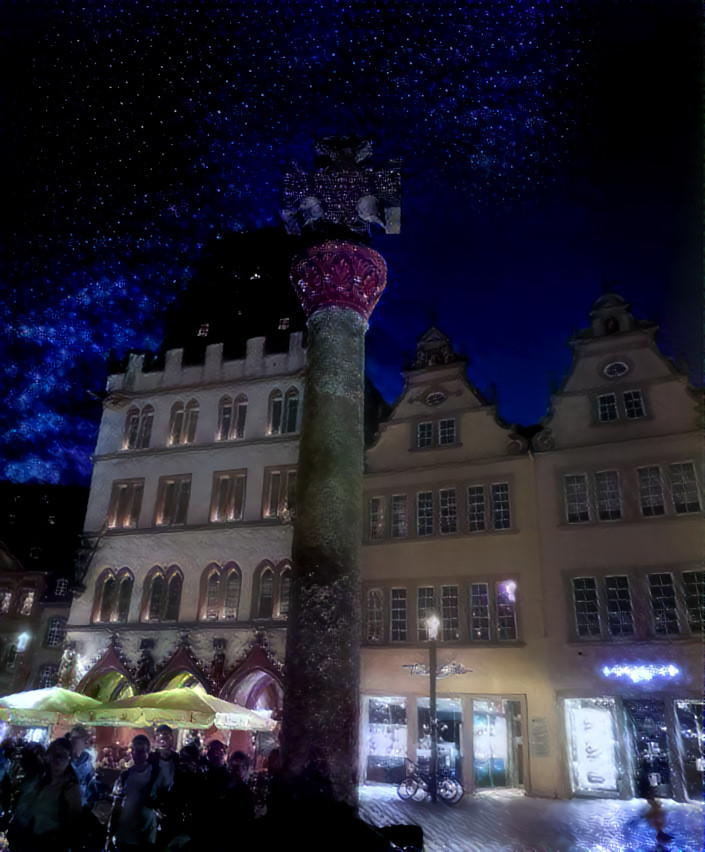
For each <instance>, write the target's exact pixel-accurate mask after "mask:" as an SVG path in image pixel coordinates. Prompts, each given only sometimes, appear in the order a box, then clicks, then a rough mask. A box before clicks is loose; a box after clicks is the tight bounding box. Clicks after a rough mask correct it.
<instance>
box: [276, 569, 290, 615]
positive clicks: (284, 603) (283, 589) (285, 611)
mask: <svg viewBox="0 0 705 852" xmlns="http://www.w3.org/2000/svg"><path fill="white" fill-rule="evenodd" d="M290 603H291V569H290V568H285V569H284V570H283V571H282V573H281V575H280V576H279V617H280V618H286V617H287V616H288V615H289V605H290Z"/></svg>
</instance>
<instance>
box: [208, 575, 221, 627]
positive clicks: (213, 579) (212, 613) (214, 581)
mask: <svg viewBox="0 0 705 852" xmlns="http://www.w3.org/2000/svg"><path fill="white" fill-rule="evenodd" d="M219 615H220V574H219V573H218V571H217V570H215V571H213V573H212V574H211V575H210V577H209V578H208V584H207V587H206V619H207V620H208V621H216V620H217V619H218V616H219Z"/></svg>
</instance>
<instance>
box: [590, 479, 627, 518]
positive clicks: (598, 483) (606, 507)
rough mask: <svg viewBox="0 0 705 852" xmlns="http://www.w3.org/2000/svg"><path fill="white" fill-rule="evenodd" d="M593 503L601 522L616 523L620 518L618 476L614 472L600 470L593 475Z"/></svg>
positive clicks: (620, 506)
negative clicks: (595, 505)
mask: <svg viewBox="0 0 705 852" xmlns="http://www.w3.org/2000/svg"><path fill="white" fill-rule="evenodd" d="M595 502H596V504H597V517H598V518H599V519H600V520H601V521H616V520H618V519H619V518H621V517H622V505H621V500H620V496H619V475H618V473H617V471H616V470H601V471H599V472H598V473H596V474H595Z"/></svg>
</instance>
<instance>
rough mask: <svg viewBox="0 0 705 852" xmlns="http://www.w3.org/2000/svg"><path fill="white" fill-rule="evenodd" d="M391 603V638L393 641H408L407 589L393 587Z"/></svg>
mask: <svg viewBox="0 0 705 852" xmlns="http://www.w3.org/2000/svg"><path fill="white" fill-rule="evenodd" d="M390 604H391V640H392V642H406V635H407V629H406V625H407V617H406V589H400V588H397V589H392V590H391V596H390Z"/></svg>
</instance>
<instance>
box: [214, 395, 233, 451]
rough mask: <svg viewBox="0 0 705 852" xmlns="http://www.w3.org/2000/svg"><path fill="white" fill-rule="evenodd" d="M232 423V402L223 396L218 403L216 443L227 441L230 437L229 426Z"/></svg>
mask: <svg viewBox="0 0 705 852" xmlns="http://www.w3.org/2000/svg"><path fill="white" fill-rule="evenodd" d="M232 422H233V401H232V399H230V397H229V396H224V397H223V398H222V399H221V400H220V402H219V403H218V431H217V433H216V436H215V438H216V441H227V440H228V438H229V437H230V426H231V424H232Z"/></svg>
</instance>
